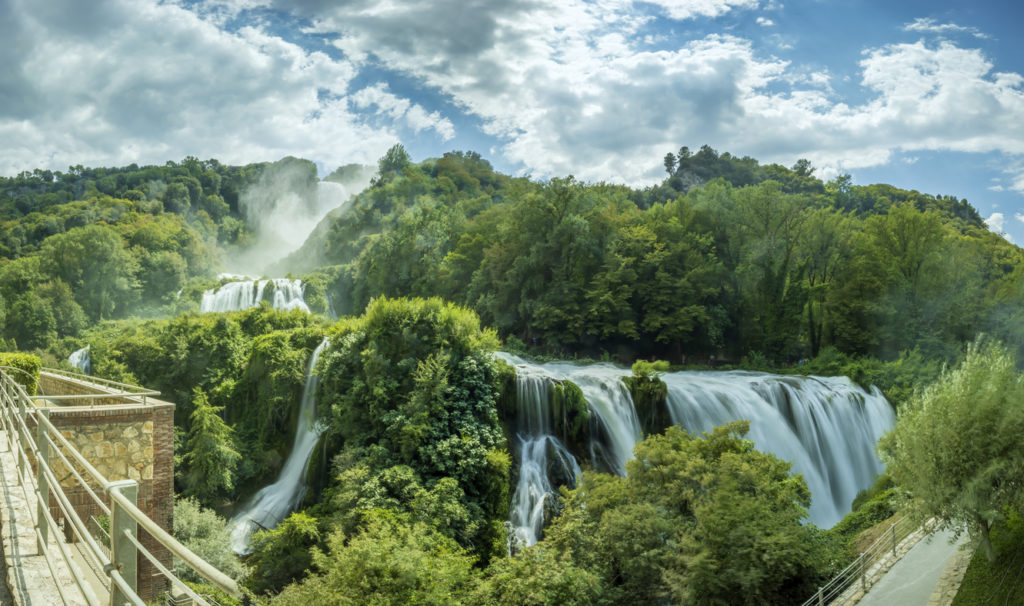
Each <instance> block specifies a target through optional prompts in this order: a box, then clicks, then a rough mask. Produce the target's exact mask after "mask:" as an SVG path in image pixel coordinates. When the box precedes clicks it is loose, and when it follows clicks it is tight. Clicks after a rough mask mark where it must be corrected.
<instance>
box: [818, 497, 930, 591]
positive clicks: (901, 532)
mask: <svg viewBox="0 0 1024 606" xmlns="http://www.w3.org/2000/svg"><path fill="white" fill-rule="evenodd" d="M919 528H921V527H920V526H918V525H916V524H914V523H913V522H912V521H911V520H910V518H907V517H902V518H900V519H898V520H896V521H895V522H893V523H892V524H891V525H890V526H889V529H888V530H886V531H885V532H884V533H883V534H882V536H880V537H878V539H876V540H875V542H874V543H872V544H871V546H870V547H868V548H867V549H865V550H864V552H862V553H861V554H860V555H859V556H857V559H855V560H854V561H853V562H851V563H850V565H849V566H847V567H846V568H844V569H843V570H842V571H840V572H839V574H837V575H836V576H834V577H832V579H831V580H829V582H828V583H825V584H824V585H822V586H821V587H819V588H818V592H817V593H816V594H814V596H813V597H811V598H810V599H808V600H807V601H806V602H804V603H803V604H802V606H825V605H826V604H831V603H832V602H833V601H835V600H837V599H839V598H840V597H841V596H842V595H843V593H844V592H845V591H846V590H847V589H849V588H850V587H851V586H853V585H854V584H856V583H858V582H859V583H860V589H861V591H863V592H867V590H868V587H869V583H870V579H869V578H868V573H869V571H870V570H871V567H872V566H873V565H874V564H875V563H876V562H878V561H879V560H881V559H882V558H883V557H885V556H887V555H889V554H892V556H893V557H894V558H895V557H896V549H897V548H898V547H899V545H900V543H902V542H903V539H905V538H907V537H908V536H910V535H911V534H913V533H914V532H915V531H916V530H918V529H919Z"/></svg>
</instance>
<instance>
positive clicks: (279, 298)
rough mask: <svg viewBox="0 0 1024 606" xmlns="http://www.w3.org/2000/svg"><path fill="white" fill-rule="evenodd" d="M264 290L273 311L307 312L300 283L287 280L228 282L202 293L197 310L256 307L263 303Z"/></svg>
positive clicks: (227, 309)
mask: <svg viewBox="0 0 1024 606" xmlns="http://www.w3.org/2000/svg"><path fill="white" fill-rule="evenodd" d="M268 287H269V288H270V296H269V297H268V298H269V300H270V304H271V306H273V308H274V309H285V310H287V309H301V310H303V311H305V312H309V307H307V306H306V301H305V300H304V299H303V298H302V280H289V279H287V278H275V279H273V280H245V281H238V282H228V283H227V284H224V285H223V286H220V287H219V288H211V289H210V290H207V291H205V292H203V299H202V301H201V302H200V304H199V311H200V312H202V313H206V312H209V311H214V312H218V311H240V310H243V309H249V308H250V307H256V306H258V305H259V304H260V301H263V300H264V297H265V292H266V290H267V288H268Z"/></svg>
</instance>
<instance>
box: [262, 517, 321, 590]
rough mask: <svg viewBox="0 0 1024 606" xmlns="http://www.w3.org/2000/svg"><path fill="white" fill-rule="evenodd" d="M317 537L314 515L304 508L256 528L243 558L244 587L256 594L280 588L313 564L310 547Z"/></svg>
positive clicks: (305, 571) (299, 576)
mask: <svg viewBox="0 0 1024 606" xmlns="http://www.w3.org/2000/svg"><path fill="white" fill-rule="evenodd" d="M320 539H321V537H320V530H319V528H318V521H317V519H316V518H314V517H312V516H310V515H307V514H306V513H303V512H296V513H293V514H291V515H289V516H288V517H287V518H285V519H284V520H282V521H281V523H280V524H278V525H277V527H276V528H274V529H272V530H260V531H258V532H256V533H255V534H254V535H253V536H252V542H251V543H250V544H249V547H250V548H251V549H252V554H251V555H250V556H249V558H248V559H247V560H246V564H247V565H248V566H249V567H250V574H249V577H248V578H247V579H246V582H245V585H246V587H248V588H249V590H250V591H253V592H254V593H258V594H263V593H278V592H280V591H281V590H282V589H284V587H285V585H288V584H289V583H291V582H293V581H295V580H297V579H299V578H301V577H302V576H303V575H305V574H306V573H307V572H308V571H309V570H310V568H312V565H313V551H312V548H313V546H314V545H317V544H319V543H320Z"/></svg>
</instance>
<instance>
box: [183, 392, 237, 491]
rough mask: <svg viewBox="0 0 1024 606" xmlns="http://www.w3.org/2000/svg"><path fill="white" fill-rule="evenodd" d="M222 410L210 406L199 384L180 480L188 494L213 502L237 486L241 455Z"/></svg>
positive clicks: (193, 405) (193, 404)
mask: <svg viewBox="0 0 1024 606" xmlns="http://www.w3.org/2000/svg"><path fill="white" fill-rule="evenodd" d="M221 410H222V409H221V408H219V407H215V406H211V405H210V403H209V402H208V401H207V398H206V394H205V393H203V391H202V390H200V389H199V388H196V392H195V398H194V400H193V402H192V418H191V421H192V423H191V427H190V429H189V434H188V441H187V442H186V444H185V455H184V457H183V458H182V462H183V463H184V464H185V469H184V470H183V471H182V472H181V481H182V484H183V485H184V487H185V494H186V495H191V496H195V497H196V498H197V499H199V501H200V502H203V503H213V502H215V499H216V498H217V496H219V495H221V494H223V493H225V492H227V491H230V490H232V489H233V488H234V483H235V473H234V472H235V467H236V466H237V465H238V461H239V459H241V458H242V457H241V455H239V454H238V452H237V451H236V450H235V449H234V440H233V439H232V434H233V433H234V431H233V430H232V429H231V427H229V426H228V425H227V424H226V423H224V421H223V420H222V419H221V418H220V415H219V414H218V413H219V412H220V411H221Z"/></svg>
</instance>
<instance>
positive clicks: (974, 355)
mask: <svg viewBox="0 0 1024 606" xmlns="http://www.w3.org/2000/svg"><path fill="white" fill-rule="evenodd" d="M1022 434H1024V380H1022V377H1021V375H1020V374H1019V373H1018V372H1017V366H1016V361H1015V358H1014V356H1013V355H1012V354H1011V353H1009V352H1008V351H1007V350H1006V349H1005V348H1004V347H1003V346H1002V345H1000V344H997V343H994V342H990V341H985V340H983V339H978V340H976V341H975V342H974V343H972V344H971V345H970V346H969V347H968V349H967V353H966V355H965V357H964V359H963V362H961V363H960V365H959V366H958V367H956V368H954V369H951V370H947V371H946V372H944V373H943V374H942V376H941V377H940V378H939V379H938V380H937V381H936V382H935V383H933V384H932V385H930V386H929V387H928V388H927V389H925V390H924V391H923V392H920V393H919V394H917V395H915V396H914V397H913V398H911V400H910V402H908V403H907V404H906V406H905V407H904V408H903V410H902V411H901V414H900V416H899V419H898V420H897V422H896V427H894V428H893V430H892V431H891V432H889V433H887V434H886V435H885V436H883V438H882V440H881V442H880V443H879V451H880V453H881V455H882V458H883V460H884V461H885V463H886V469H887V471H888V473H889V475H891V476H892V478H893V480H894V481H895V482H896V484H897V485H898V486H900V487H902V488H903V489H905V490H907V491H908V492H909V493H910V496H911V499H912V501H911V502H912V504H913V506H914V508H915V510H916V511H917V513H918V515H919V517H921V518H922V519H925V518H928V517H935V518H937V519H938V520H940V522H939V523H940V525H941V526H942V527H946V528H951V529H953V530H955V531H957V532H959V531H960V530H961V529H962V528H963V527H965V526H966V528H967V530H968V532H969V533H970V534H971V535H972V537H974V538H975V539H976V540H977V541H978V542H979V544H980V546H981V549H982V551H983V552H984V553H985V555H986V556H987V557H988V558H989V560H993V559H994V558H995V551H994V550H993V547H992V541H991V538H990V536H989V531H990V530H991V528H992V525H993V524H995V523H996V522H999V521H1003V520H1005V519H1006V514H1007V509H1008V508H1009V507H1019V506H1020V503H1021V498H1022V496H1024V487H1022V485H1021V480H1020V478H1022V477H1024V446H1022V445H1021V441H1020V436H1021V435H1022Z"/></svg>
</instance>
